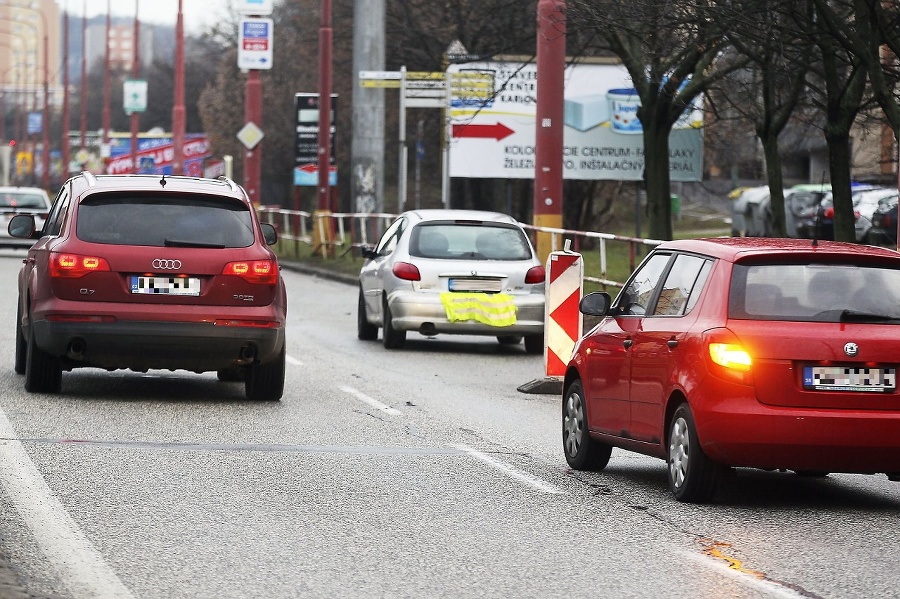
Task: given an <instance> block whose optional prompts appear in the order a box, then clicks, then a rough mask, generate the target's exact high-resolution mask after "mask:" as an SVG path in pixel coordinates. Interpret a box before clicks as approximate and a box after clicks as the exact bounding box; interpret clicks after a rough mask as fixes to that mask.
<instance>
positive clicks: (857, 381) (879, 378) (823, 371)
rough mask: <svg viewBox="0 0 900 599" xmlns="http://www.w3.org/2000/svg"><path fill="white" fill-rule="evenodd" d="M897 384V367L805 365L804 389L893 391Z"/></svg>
mask: <svg viewBox="0 0 900 599" xmlns="http://www.w3.org/2000/svg"><path fill="white" fill-rule="evenodd" d="M896 386H897V369H896V368H850V367H845V366H804V367H803V388H804V389H815V390H817V391H871V392H876V393H878V392H881V393H885V392H888V391H893V390H894V388H895V387H896Z"/></svg>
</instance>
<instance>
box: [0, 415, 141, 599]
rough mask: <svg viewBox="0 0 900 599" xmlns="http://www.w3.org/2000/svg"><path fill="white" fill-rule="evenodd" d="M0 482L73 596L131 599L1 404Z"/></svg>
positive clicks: (130, 595)
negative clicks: (49, 482)
mask: <svg viewBox="0 0 900 599" xmlns="http://www.w3.org/2000/svg"><path fill="white" fill-rule="evenodd" d="M0 439H4V440H2V441H0V484H2V485H3V488H4V489H5V490H6V493H7V495H8V496H9V498H10V501H12V503H13V505H14V506H15V507H16V510H18V512H19V514H20V515H21V516H22V519H23V520H24V521H25V524H26V526H28V528H29V530H31V533H32V534H33V535H34V538H35V540H36V541H37V543H38V545H39V546H40V548H41V551H43V552H44V555H45V556H46V557H47V559H48V560H49V561H50V563H51V564H52V565H53V567H54V568H56V571H57V572H58V573H59V575H60V578H62V580H63V582H64V583H65V584H66V586H67V587H68V588H69V590H71V591H72V594H73V596H74V597H76V598H77V599H81V598H82V597H84V598H88V597H91V598H105V597H109V598H110V599H132V598H133V597H134V595H132V594H131V591H130V590H128V587H126V586H125V585H124V584H123V583H122V581H121V580H119V577H118V576H117V575H116V573H115V572H114V571H113V569H112V568H111V567H110V566H109V564H107V563H106V562H105V561H104V560H103V556H102V555H101V554H100V552H99V551H97V550H96V549H95V548H94V546H93V545H92V544H91V542H90V541H89V540H88V538H87V537H86V536H85V534H84V533H83V532H82V531H81V529H80V528H78V525H77V524H76V523H75V521H74V520H72V517H71V516H69V514H68V512H66V509H65V508H64V507H63V505H62V503H61V502H60V501H59V498H57V497H56V495H54V494H53V491H51V490H50V487H49V486H48V485H47V482H46V481H45V480H44V478H43V477H42V476H41V473H40V472H38V469H37V467H36V466H35V465H34V462H32V461H31V458H29V457H28V454H27V453H26V452H25V448H24V447H22V443H21V442H19V441H18V440H17V439H18V437H17V435H16V433H15V431H13V428H12V425H11V424H10V422H9V419H8V418H7V417H6V413H5V412H4V411H3V409H2V408H0Z"/></svg>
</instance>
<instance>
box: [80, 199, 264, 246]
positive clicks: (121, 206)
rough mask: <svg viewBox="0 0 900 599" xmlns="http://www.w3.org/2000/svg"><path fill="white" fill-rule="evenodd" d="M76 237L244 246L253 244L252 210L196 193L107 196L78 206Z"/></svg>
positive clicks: (157, 243) (96, 240) (150, 243)
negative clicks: (199, 195) (157, 195)
mask: <svg viewBox="0 0 900 599" xmlns="http://www.w3.org/2000/svg"><path fill="white" fill-rule="evenodd" d="M76 235H77V236H78V238H79V239H81V240H83V241H89V242H92V243H109V244H114V245H142V246H158V247H165V246H180V247H212V248H240V247H248V246H250V245H252V244H253V240H254V237H253V220H252V218H251V215H250V210H249V208H248V207H247V206H246V205H244V204H242V203H241V202H238V201H231V200H228V199H210V198H203V197H196V196H172V195H167V196H165V197H154V196H149V195H147V196H135V195H131V194H129V195H122V194H104V195H97V196H92V197H89V198H86V199H85V200H84V201H83V202H81V204H80V205H79V206H78V216H77V223H76Z"/></svg>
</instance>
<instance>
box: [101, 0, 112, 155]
mask: <svg viewBox="0 0 900 599" xmlns="http://www.w3.org/2000/svg"><path fill="white" fill-rule="evenodd" d="M109 3H110V0H106V55H105V56H106V58H105V59H104V60H105V65H106V68H105V69H103V70H104V74H103V125H102V127H103V145H104V146H108V144H109V101H110V95H111V89H110V86H111V85H112V82H111V80H110V77H111V75H110V56H109V30H110V28H111V23H110V19H111V16H110V6H109ZM106 164H107V160H105V159H104V161H103V172H106Z"/></svg>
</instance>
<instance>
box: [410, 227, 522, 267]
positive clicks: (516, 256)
mask: <svg viewBox="0 0 900 599" xmlns="http://www.w3.org/2000/svg"><path fill="white" fill-rule="evenodd" d="M409 253H410V255H412V256H418V257H420V258H443V259H449V260H460V259H461V260H530V259H531V248H530V246H529V245H528V238H526V237H525V233H524V232H523V231H522V230H521V229H520V228H518V227H516V226H515V225H504V224H502V223H496V224H495V223H482V222H477V223H467V222H458V221H457V222H436V223H434V224H422V225H419V226H417V227H415V228H414V229H413V230H412V235H411V237H410V240H409Z"/></svg>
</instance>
